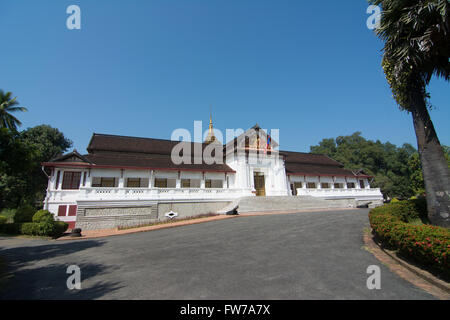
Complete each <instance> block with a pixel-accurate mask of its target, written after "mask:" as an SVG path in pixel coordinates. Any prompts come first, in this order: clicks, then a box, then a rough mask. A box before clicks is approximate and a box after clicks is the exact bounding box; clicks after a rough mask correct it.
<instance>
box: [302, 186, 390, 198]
mask: <svg viewBox="0 0 450 320" xmlns="http://www.w3.org/2000/svg"><path fill="white" fill-rule="evenodd" d="M297 195H298V196H311V197H319V198H340V197H353V196H355V197H376V198H381V199H382V198H383V195H382V193H381V191H380V189H379V188H372V189H303V188H299V189H297Z"/></svg>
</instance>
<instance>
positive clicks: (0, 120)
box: [0, 89, 27, 131]
mask: <svg viewBox="0 0 450 320" xmlns="http://www.w3.org/2000/svg"><path fill="white" fill-rule="evenodd" d="M11 95H12V93H11V92H6V93H5V92H4V91H3V90H1V89H0V128H8V129H10V130H12V131H16V130H17V126H20V125H21V124H22V123H21V122H20V121H19V119H17V118H16V117H14V116H13V115H12V114H11V113H13V112H17V111H22V112H24V111H27V108H25V107H15V106H16V105H18V104H19V102H18V101H17V100H16V98H12V99H11Z"/></svg>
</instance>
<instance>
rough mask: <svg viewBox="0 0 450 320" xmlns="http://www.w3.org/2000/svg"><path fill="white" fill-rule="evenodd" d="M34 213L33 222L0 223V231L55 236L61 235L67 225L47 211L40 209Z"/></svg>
mask: <svg viewBox="0 0 450 320" xmlns="http://www.w3.org/2000/svg"><path fill="white" fill-rule="evenodd" d="M38 213H39V214H38ZM36 214H37V215H35V216H33V220H34V222H24V223H6V224H0V233H5V234H23V235H29V236H42V237H54V238H57V237H60V236H61V235H63V234H64V232H66V230H67V229H68V227H69V225H68V224H67V223H65V222H63V221H55V220H54V218H53V215H52V214H51V213H50V212H48V211H47V212H44V210H40V211H38V212H36Z"/></svg>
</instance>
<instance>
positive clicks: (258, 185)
mask: <svg viewBox="0 0 450 320" xmlns="http://www.w3.org/2000/svg"><path fill="white" fill-rule="evenodd" d="M253 178H254V182H255V189H256V196H258V197H264V196H265V195H266V181H265V179H264V173H262V172H255V173H254V175H253Z"/></svg>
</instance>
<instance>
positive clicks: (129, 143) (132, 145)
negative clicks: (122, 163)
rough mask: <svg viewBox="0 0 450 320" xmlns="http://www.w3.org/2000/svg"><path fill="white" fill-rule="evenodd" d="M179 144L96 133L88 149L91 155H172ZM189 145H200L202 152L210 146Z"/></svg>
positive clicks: (169, 141) (204, 144) (161, 140)
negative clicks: (101, 153)
mask: <svg viewBox="0 0 450 320" xmlns="http://www.w3.org/2000/svg"><path fill="white" fill-rule="evenodd" d="M178 143H179V141H172V140H163V139H152V138H138V137H125V136H115V135H108V134H98V133H94V134H93V135H92V138H91V141H90V142H89V145H88V147H87V151H88V152H89V153H99V152H124V153H148V154H163V155H170V154H171V152H172V149H173V147H175V146H176V145H177V144H178ZM188 143H190V144H192V145H193V147H194V146H195V145H198V144H200V145H201V146H202V150H203V149H204V148H205V147H206V146H207V145H208V144H206V143H193V142H188Z"/></svg>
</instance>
